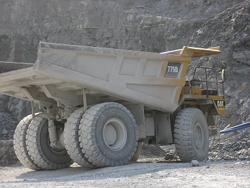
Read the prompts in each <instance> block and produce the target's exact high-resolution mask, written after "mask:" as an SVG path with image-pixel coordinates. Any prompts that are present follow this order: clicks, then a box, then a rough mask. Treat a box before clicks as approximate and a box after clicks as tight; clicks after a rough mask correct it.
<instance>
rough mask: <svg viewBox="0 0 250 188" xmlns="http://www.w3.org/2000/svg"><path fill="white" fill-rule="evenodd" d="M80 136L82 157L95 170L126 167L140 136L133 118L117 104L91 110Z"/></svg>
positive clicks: (82, 122) (81, 127) (82, 125)
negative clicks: (124, 165)
mask: <svg viewBox="0 0 250 188" xmlns="http://www.w3.org/2000/svg"><path fill="white" fill-rule="evenodd" d="M79 133H80V142H81V147H82V153H84V154H85V157H86V158H87V160H88V161H89V162H90V163H91V164H92V165H93V166H95V167H105V166H119V165H123V164H126V163H128V162H129V160H130V159H131V158H132V156H133V155H134V153H135V151H136V147H137V140H138V132H137V126H136V123H135V120H134V117H133V115H132V114H131V113H130V112H129V111H128V110H127V108H126V107H124V106H123V105H121V104H118V103H114V102H109V103H102V104H98V105H95V106H92V107H91V108H90V109H88V110H87V111H86V112H85V114H84V115H83V118H82V120H81V124H80V131H79Z"/></svg>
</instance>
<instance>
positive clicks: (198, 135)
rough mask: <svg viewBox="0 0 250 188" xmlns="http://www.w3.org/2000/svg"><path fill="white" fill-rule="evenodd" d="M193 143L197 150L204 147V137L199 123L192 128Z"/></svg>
mask: <svg viewBox="0 0 250 188" xmlns="http://www.w3.org/2000/svg"><path fill="white" fill-rule="evenodd" d="M194 143H195V146H196V148H197V149H201V148H202V147H203V145H204V135H203V131H202V127H201V126H200V124H199V123H196V124H195V126H194Z"/></svg>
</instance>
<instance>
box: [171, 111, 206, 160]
mask: <svg viewBox="0 0 250 188" xmlns="http://www.w3.org/2000/svg"><path fill="white" fill-rule="evenodd" d="M174 142H175V146H176V152H177V155H178V156H179V157H180V159H181V161H183V162H190V161H192V160H193V159H196V160H205V159H206V157H207V154H208V149H209V136H208V125H207V121H206V118H205V116H204V114H203V113H202V112H201V111H200V110H199V109H197V108H185V109H182V110H181V111H180V112H179V113H178V115H177V116H176V119H175V125H174Z"/></svg>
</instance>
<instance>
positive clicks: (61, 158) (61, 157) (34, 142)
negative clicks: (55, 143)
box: [27, 115, 73, 170]
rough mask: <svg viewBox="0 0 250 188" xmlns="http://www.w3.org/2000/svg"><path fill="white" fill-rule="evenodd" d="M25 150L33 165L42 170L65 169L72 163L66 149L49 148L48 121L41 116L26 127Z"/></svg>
mask: <svg viewBox="0 0 250 188" xmlns="http://www.w3.org/2000/svg"><path fill="white" fill-rule="evenodd" d="M27 150H28V153H29V155H30V158H31V159H32V160H33V161H34V163H35V164H36V165H37V166H39V167H40V168H42V169H44V170H51V169H61V168H66V167H68V166H70V165H71V164H72V163H73V161H72V160H71V158H70V157H69V155H68V154H67V151H66V149H53V148H52V147H50V140H49V133H48V120H47V119H46V118H43V117H42V116H41V115H39V116H36V117H35V118H34V119H33V120H32V122H31V124H30V125H29V127H28V130H27Z"/></svg>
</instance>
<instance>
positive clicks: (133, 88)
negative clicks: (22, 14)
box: [0, 42, 225, 170]
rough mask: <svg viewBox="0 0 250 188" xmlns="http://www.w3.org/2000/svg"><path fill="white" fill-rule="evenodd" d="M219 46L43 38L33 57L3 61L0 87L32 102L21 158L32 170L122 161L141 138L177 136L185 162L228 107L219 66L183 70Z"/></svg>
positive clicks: (18, 146)
mask: <svg viewBox="0 0 250 188" xmlns="http://www.w3.org/2000/svg"><path fill="white" fill-rule="evenodd" d="M219 53H221V51H220V47H213V48H196V47H188V46H184V47H183V48H182V49H178V50H174V51H167V52H163V53H152V52H142V51H132V50H121V49H111V48H99V47H90V46H77V45H67V44H55V43H48V42H40V43H39V47H38V57H37V60H36V62H35V63H34V64H31V63H11V62H1V63H0V68H1V73H0V93H2V94H5V95H9V96H12V97H17V98H19V99H24V100H28V101H31V106H32V114H30V115H28V116H27V117H25V118H24V119H22V120H21V121H20V123H19V124H18V125H17V127H16V130H15V133H14V150H15V153H16V155H17V157H18V159H19V160H20V162H21V163H22V164H23V165H24V166H26V167H28V168H30V169H33V170H49V169H60V168H66V167H69V166H70V165H71V164H72V163H73V162H76V163H78V164H79V165H81V166H85V167H89V168H99V167H106V166H119V165H124V164H127V163H128V162H129V161H136V160H137V159H138V158H139V156H140V152H141V149H142V143H143V142H146V143H149V144H157V145H158V144H162V145H166V144H175V147H176V153H177V155H178V156H179V157H180V159H181V161H183V162H189V161H191V160H193V159H196V160H205V159H206V158H207V155H208V149H209V135H211V134H213V135H217V134H218V132H219V129H218V127H216V117H218V116H219V115H222V114H225V99H224V92H223V81H224V80H223V77H220V76H218V74H223V72H224V70H223V69H215V68H213V67H196V68H195V70H194V73H193V76H192V79H189V80H186V79H185V77H186V72H187V70H188V65H189V63H190V62H191V60H192V58H196V57H202V56H207V55H214V54H219ZM213 74H215V76H213ZM218 77H219V78H218ZM221 88H222V89H221ZM34 103H37V104H38V105H39V107H40V108H41V111H42V112H37V113H36V112H35V110H34Z"/></svg>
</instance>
